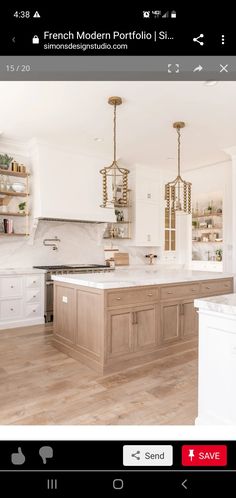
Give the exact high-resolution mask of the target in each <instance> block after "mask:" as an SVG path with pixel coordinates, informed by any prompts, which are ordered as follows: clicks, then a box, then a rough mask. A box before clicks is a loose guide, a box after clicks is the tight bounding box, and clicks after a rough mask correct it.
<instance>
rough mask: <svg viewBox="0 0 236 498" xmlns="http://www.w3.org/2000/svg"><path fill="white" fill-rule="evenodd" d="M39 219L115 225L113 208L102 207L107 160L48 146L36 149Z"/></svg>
mask: <svg viewBox="0 0 236 498" xmlns="http://www.w3.org/2000/svg"><path fill="white" fill-rule="evenodd" d="M32 163H33V168H32V169H33V175H32V179H33V201H34V217H35V218H63V219H68V220H81V221H94V222H96V221H97V222H111V221H115V214H114V210H113V209H104V208H101V207H100V204H101V203H102V177H101V175H100V173H99V170H100V169H101V168H102V167H103V166H104V164H105V163H106V161H105V162H104V160H101V159H97V158H94V157H89V156H84V155H80V154H77V153H68V152H66V151H65V150H63V149H61V150H60V149H59V148H53V147H51V146H48V145H45V144H37V145H36V146H35V147H34V148H33V150H32Z"/></svg>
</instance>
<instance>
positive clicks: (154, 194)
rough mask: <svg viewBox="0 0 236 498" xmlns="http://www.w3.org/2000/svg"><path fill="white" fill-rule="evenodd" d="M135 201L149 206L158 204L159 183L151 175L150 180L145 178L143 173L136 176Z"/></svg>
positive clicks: (157, 179)
mask: <svg viewBox="0 0 236 498" xmlns="http://www.w3.org/2000/svg"><path fill="white" fill-rule="evenodd" d="M136 199H137V200H139V201H143V202H147V203H149V204H153V203H157V204H158V203H159V202H160V181H159V178H156V177H155V175H154V174H153V177H152V178H145V176H144V174H143V171H142V172H141V174H137V175H136Z"/></svg>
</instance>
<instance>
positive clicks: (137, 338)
mask: <svg viewBox="0 0 236 498" xmlns="http://www.w3.org/2000/svg"><path fill="white" fill-rule="evenodd" d="M133 314H134V319H133V322H134V350H135V351H143V350H146V349H147V350H152V349H156V347H157V346H158V343H159V327H158V313H157V306H155V305H151V306H145V307H144V306H142V307H137V308H134V310H133Z"/></svg>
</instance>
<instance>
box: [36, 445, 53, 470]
mask: <svg viewBox="0 0 236 498" xmlns="http://www.w3.org/2000/svg"><path fill="white" fill-rule="evenodd" d="M39 454H40V456H41V458H42V460H43V463H44V465H46V463H47V459H48V458H53V449H52V447H51V446H41V448H40V450H39Z"/></svg>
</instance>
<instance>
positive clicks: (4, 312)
mask: <svg viewBox="0 0 236 498" xmlns="http://www.w3.org/2000/svg"><path fill="white" fill-rule="evenodd" d="M0 317H1V321H2V320H10V321H11V320H16V319H17V318H19V319H20V320H21V319H22V317H23V299H11V300H7V301H1V302H0Z"/></svg>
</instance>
